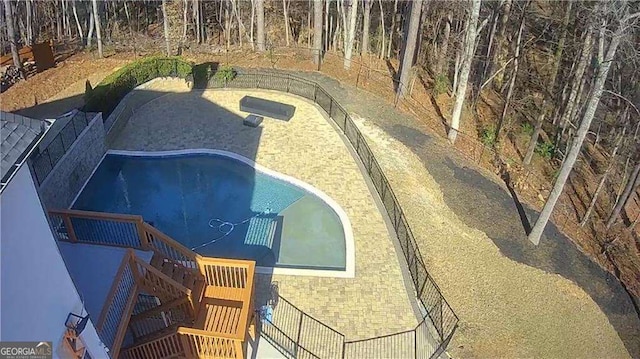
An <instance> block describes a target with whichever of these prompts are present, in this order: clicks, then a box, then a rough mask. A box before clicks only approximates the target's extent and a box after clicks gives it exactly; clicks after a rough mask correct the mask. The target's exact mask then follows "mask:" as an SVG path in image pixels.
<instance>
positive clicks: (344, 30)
mask: <svg viewBox="0 0 640 359" xmlns="http://www.w3.org/2000/svg"><path fill="white" fill-rule="evenodd" d="M345 1H347V0H338V4H340V6H339V9H340V10H339V14H340V15H339V16H340V17H341V18H342V27H341V30H342V51H343V52H344V51H346V50H345V47H346V46H347V36H348V34H349V33H348V31H349V30H348V27H347V9H346V5H345Z"/></svg>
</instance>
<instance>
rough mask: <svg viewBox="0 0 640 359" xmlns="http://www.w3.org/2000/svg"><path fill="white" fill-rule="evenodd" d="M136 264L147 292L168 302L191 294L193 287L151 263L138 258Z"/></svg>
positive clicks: (137, 271)
mask: <svg viewBox="0 0 640 359" xmlns="http://www.w3.org/2000/svg"><path fill="white" fill-rule="evenodd" d="M135 266H136V273H137V274H138V275H139V276H140V277H139V280H138V283H140V286H142V288H143V289H144V290H145V291H146V292H147V293H149V294H152V295H155V296H156V297H158V298H160V300H161V301H162V302H165V303H166V302H169V301H172V300H176V299H179V298H183V297H189V296H190V295H191V289H189V288H187V287H185V286H184V285H182V284H180V283H178V282H177V281H176V280H174V279H173V278H171V277H169V276H167V275H166V274H164V273H162V272H161V271H159V270H158V269H156V268H155V267H153V266H152V265H151V264H149V263H147V262H144V261H141V260H138V261H136V263H135Z"/></svg>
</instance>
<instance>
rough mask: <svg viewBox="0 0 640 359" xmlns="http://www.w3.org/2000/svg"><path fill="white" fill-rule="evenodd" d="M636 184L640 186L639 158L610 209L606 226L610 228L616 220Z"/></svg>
mask: <svg viewBox="0 0 640 359" xmlns="http://www.w3.org/2000/svg"><path fill="white" fill-rule="evenodd" d="M638 186H640V158H639V159H638V162H637V163H636V166H635V167H634V168H633V172H632V173H631V177H629V181H628V182H627V185H626V186H625V188H624V191H623V192H622V195H621V196H620V199H619V200H618V202H617V203H616V205H615V206H614V207H613V210H612V211H611V215H610V216H609V219H608V220H607V228H610V227H611V226H612V225H613V224H614V223H615V222H616V220H617V219H618V217H619V216H620V212H621V211H622V209H623V208H624V206H625V205H626V204H627V201H628V200H629V197H630V196H631V193H633V191H634V189H636V188H637V187H638Z"/></svg>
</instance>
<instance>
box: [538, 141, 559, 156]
mask: <svg viewBox="0 0 640 359" xmlns="http://www.w3.org/2000/svg"><path fill="white" fill-rule="evenodd" d="M535 152H536V153H537V154H539V155H540V156H542V157H543V158H546V159H551V157H553V154H554V152H555V146H554V145H553V142H551V141H544V142H538V143H537V144H536V149H535Z"/></svg>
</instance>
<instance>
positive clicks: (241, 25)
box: [231, 0, 249, 47]
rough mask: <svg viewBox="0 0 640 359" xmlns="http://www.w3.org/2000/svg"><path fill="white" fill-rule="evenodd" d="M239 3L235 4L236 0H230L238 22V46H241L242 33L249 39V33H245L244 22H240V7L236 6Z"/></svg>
mask: <svg viewBox="0 0 640 359" xmlns="http://www.w3.org/2000/svg"><path fill="white" fill-rule="evenodd" d="M238 6H239V4H236V0H231V7H232V9H233V14H234V15H235V17H236V21H237V22H238V42H239V43H240V47H242V35H243V34H244V36H246V37H247V40H248V39H249V35H248V34H247V29H246V28H245V27H244V23H243V22H242V17H241V16H240V9H239V8H238Z"/></svg>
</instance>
